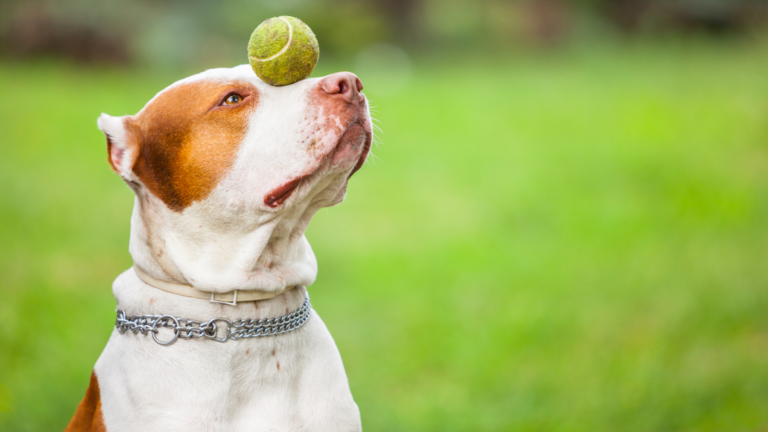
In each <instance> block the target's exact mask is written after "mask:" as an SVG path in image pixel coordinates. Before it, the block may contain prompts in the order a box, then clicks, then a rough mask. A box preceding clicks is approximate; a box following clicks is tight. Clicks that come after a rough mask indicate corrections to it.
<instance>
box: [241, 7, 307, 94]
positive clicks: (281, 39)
mask: <svg viewBox="0 0 768 432" xmlns="http://www.w3.org/2000/svg"><path fill="white" fill-rule="evenodd" d="M319 57H320V47H319V46H318V44H317V38H315V34H314V33H312V30H311V29H310V28H309V26H308V25H306V24H304V23H303V22H302V21H301V20H300V19H298V18H294V17H289V16H281V17H277V18H270V19H268V20H266V21H264V22H263V23H261V24H260V25H259V26H258V27H256V30H254V31H253V34H251V40H250V41H249V42H248V60H249V61H250V63H251V67H252V68H253V71H254V72H256V75H258V76H259V78H261V80H262V81H264V82H265V83H267V84H271V85H273V86H284V85H288V84H293V83H295V82H297V81H301V80H303V79H304V78H307V77H308V76H309V75H310V74H311V73H312V70H313V69H315V65H317V59H318V58H319Z"/></svg>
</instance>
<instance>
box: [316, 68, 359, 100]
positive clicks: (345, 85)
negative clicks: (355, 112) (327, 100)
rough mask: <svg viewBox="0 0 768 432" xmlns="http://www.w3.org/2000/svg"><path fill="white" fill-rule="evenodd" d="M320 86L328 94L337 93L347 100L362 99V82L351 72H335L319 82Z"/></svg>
mask: <svg viewBox="0 0 768 432" xmlns="http://www.w3.org/2000/svg"><path fill="white" fill-rule="evenodd" d="M320 88H322V89H323V91H324V92H326V93H328V94H329V95H331V96H333V95H339V96H341V97H343V98H344V99H345V100H346V101H347V102H354V101H355V100H360V99H362V95H361V94H360V92H361V91H362V90H363V82H362V81H360V78H358V77H357V75H355V74H353V73H352V72H337V73H335V74H332V75H328V76H327V77H325V78H323V80H322V81H321V82H320Z"/></svg>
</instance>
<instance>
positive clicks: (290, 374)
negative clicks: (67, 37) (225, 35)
mask: <svg viewBox="0 0 768 432" xmlns="http://www.w3.org/2000/svg"><path fill="white" fill-rule="evenodd" d="M235 79H246V80H249V81H251V82H253V83H254V84H256V85H257V87H258V89H259V91H260V100H259V104H258V107H257V109H256V110H255V111H254V113H253V114H252V116H251V118H250V121H249V125H248V132H247V134H246V136H245V138H244V140H243V142H242V143H241V146H240V148H239V151H238V154H237V158H236V161H235V163H234V165H233V167H232V168H231V170H230V171H229V172H228V173H227V174H226V176H225V177H224V178H223V179H222V180H221V181H220V182H219V184H218V185H217V186H216V188H215V189H214V190H213V192H212V193H211V194H210V195H209V196H208V197H206V198H205V199H203V200H201V201H199V202H195V203H193V204H192V205H191V206H189V207H188V208H185V209H184V210H183V211H181V212H175V211H172V210H171V209H169V208H168V207H166V206H165V205H164V203H163V202H162V201H161V200H160V199H159V198H157V197H155V196H154V195H153V194H151V193H149V192H148V191H147V190H146V188H144V187H143V186H141V185H140V181H139V179H138V178H136V177H135V175H134V174H133V173H132V172H130V167H127V166H128V164H126V166H123V165H120V167H119V168H118V171H119V172H120V174H121V176H122V177H123V178H125V179H126V180H129V181H132V182H135V183H136V184H138V186H136V185H133V186H132V189H133V190H134V191H135V192H136V195H137V196H136V200H135V205H134V210H133V214H132V217H131V238H130V246H129V250H130V253H131V256H132V257H133V260H134V262H135V263H136V264H138V265H139V266H141V268H142V269H144V270H145V271H147V272H148V273H149V274H151V275H152V276H154V277H157V278H160V279H165V280H172V281H176V282H181V283H187V284H190V285H193V286H195V287H197V288H199V289H204V290H207V291H216V292H226V291H231V290H234V289H259V290H263V291H267V292H277V291H280V290H282V289H284V288H285V287H286V286H292V285H303V286H306V285H310V284H312V283H313V282H314V280H315V277H316V275H317V261H316V259H315V256H314V253H313V252H312V248H311V247H310V245H309V243H308V241H307V239H306V238H305V236H304V230H305V229H306V227H307V225H308V224H309V221H310V219H311V217H312V216H313V215H314V213H315V212H316V211H317V210H318V209H320V208H322V207H326V206H330V205H334V204H337V203H338V202H340V201H341V199H342V198H343V196H344V192H345V190H346V180H347V178H348V176H349V174H350V172H351V170H352V168H353V167H354V161H352V162H350V161H348V160H342V161H338V162H334V161H333V158H331V157H329V155H330V154H331V152H332V151H333V149H334V147H335V146H336V143H337V142H338V141H339V138H340V134H341V132H343V131H340V130H341V128H340V127H337V128H324V127H323V126H326V125H329V124H330V125H338V123H339V115H338V113H330V112H320V111H322V110H320V109H318V108H316V107H312V106H310V104H309V99H308V98H309V97H308V95H309V92H310V90H312V89H315V88H317V86H318V85H319V83H320V79H309V80H304V81H301V82H299V83H296V84H293V85H290V86H286V87H271V86H268V85H266V84H264V83H263V82H261V81H260V80H258V78H256V76H255V74H254V73H253V72H252V71H251V70H250V67H249V66H248V65H244V66H239V67H236V68H232V69H214V70H210V71H206V72H204V73H202V74H198V75H195V76H192V77H189V78H186V79H184V80H181V81H179V82H177V83H175V84H174V85H172V86H171V87H173V86H177V85H179V84H182V83H187V82H193V81H197V80H222V81H227V80H235ZM161 93H162V92H161ZM156 97H157V96H156ZM150 102H151V101H150ZM364 111H365V112H364V115H363V116H362V117H363V118H362V119H361V121H362V122H363V123H365V125H366V130H370V116H369V115H368V109H367V106H365V109H364ZM98 125H99V128H100V129H101V130H102V131H104V132H105V133H106V134H108V135H109V136H110V138H111V140H112V141H113V145H117V146H122V147H121V149H124V150H125V151H130V150H131V148H130V146H128V145H126V144H125V142H126V138H125V132H124V129H123V122H122V119H121V118H116V117H110V116H107V115H102V116H101V117H100V118H99V121H98ZM338 126H341V127H346V126H348V125H338ZM309 139H313V140H315V141H316V142H317V145H316V146H315V150H313V151H312V152H308V151H307V140H309ZM129 156H131V155H129ZM134 159H135V158H134ZM129 160H130V159H129ZM126 167H127V168H126ZM302 175H309V176H308V177H307V178H306V179H305V180H304V181H303V182H302V184H301V185H300V186H299V187H298V188H297V189H296V191H294V193H293V195H292V196H291V197H290V198H289V199H288V200H287V201H286V202H285V203H284V204H283V205H281V206H279V207H278V208H270V207H269V206H267V205H265V204H264V196H265V195H266V194H268V193H269V191H271V190H273V189H275V188H276V187H279V186H281V185H282V184H284V183H286V182H287V181H289V180H291V179H293V178H296V177H299V176H302ZM158 251H160V252H161V253H158ZM158 256H162V258H158ZM161 259H162V260H165V261H161ZM265 263H268V264H269V265H267V264H265ZM169 268H170V270H169ZM113 292H114V295H115V298H116V299H117V303H118V308H119V309H123V310H125V311H126V312H127V313H128V314H129V315H134V314H171V315H175V316H178V317H183V318H189V319H194V320H200V321H207V320H209V319H211V318H213V317H221V318H228V319H236V318H264V317H276V316H280V315H283V314H285V313H286V312H287V311H288V310H291V311H292V310H295V309H297V308H298V307H299V306H300V305H301V303H302V302H303V298H304V292H305V288H303V287H299V288H297V289H294V290H291V291H288V292H285V293H283V294H281V295H279V296H277V297H275V298H273V299H271V300H267V301H261V302H258V303H257V305H255V304H254V303H252V302H249V303H242V304H239V305H237V306H227V305H221V304H214V303H210V302H208V301H205V300H199V299H192V298H185V297H181V296H178V295H174V294H170V293H167V292H164V291H161V290H158V289H156V288H153V287H151V286H149V285H146V284H145V283H144V282H142V281H141V280H140V279H138V277H137V276H136V275H135V273H134V272H133V270H132V269H130V270H128V271H126V272H125V273H123V274H122V275H120V277H118V278H117V280H115V283H114V285H113ZM257 306H258V307H257ZM161 337H163V336H162V335H161ZM166 337H167V335H166ZM273 353H274V354H273ZM278 363H279V368H278ZM95 372H96V375H97V377H98V380H99V386H100V389H101V399H102V410H103V413H104V421H105V424H106V426H107V430H108V431H110V432H120V431H136V430H148V431H190V430H195V431H222V432H224V431H228V432H231V431H305V430H306V431H335V432H339V431H359V430H361V424H360V414H359V412H358V409H357V406H356V405H355V403H354V401H353V399H352V395H351V393H350V390H349V385H348V383H347V378H346V375H345V372H344V367H343V365H342V362H341V358H340V356H339V352H338V350H337V348H336V346H335V344H334V342H333V339H332V337H331V335H330V333H329V332H328V330H327V329H326V327H325V325H324V324H323V322H322V320H321V319H320V317H319V316H318V315H317V314H316V313H315V312H314V311H313V312H312V317H311V319H310V320H309V322H308V323H307V324H306V325H305V326H304V327H302V328H300V329H299V330H297V331H294V332H291V333H288V334H283V335H280V336H276V337H268V338H259V339H249V340H239V341H230V342H227V343H223V344H222V343H217V342H215V341H211V340H192V341H188V340H179V341H177V342H176V343H175V344H174V345H171V346H168V347H163V346H160V345H157V344H155V343H154V342H153V341H152V340H151V338H150V337H149V336H142V335H134V334H132V333H128V334H118V333H117V332H116V331H114V332H113V334H112V336H111V337H110V340H109V342H108V344H107V346H106V348H105V350H104V352H103V353H102V355H101V357H100V358H99V360H98V362H97V364H96V367H95Z"/></svg>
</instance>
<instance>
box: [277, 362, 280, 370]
mask: <svg viewBox="0 0 768 432" xmlns="http://www.w3.org/2000/svg"><path fill="white" fill-rule="evenodd" d="M277 370H280V362H277Z"/></svg>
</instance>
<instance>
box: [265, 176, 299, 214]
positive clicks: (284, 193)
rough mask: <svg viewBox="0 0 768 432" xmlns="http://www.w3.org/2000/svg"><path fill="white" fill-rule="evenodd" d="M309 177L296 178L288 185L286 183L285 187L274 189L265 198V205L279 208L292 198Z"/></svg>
mask: <svg viewBox="0 0 768 432" xmlns="http://www.w3.org/2000/svg"><path fill="white" fill-rule="evenodd" d="M307 177H309V176H301V177H296V178H295V179H293V180H291V181H289V182H288V183H285V184H284V185H282V186H280V187H278V188H275V189H273V190H272V191H271V192H270V193H268V194H267V196H265V197H264V204H266V205H267V206H269V207H272V208H275V207H277V206H279V205H280V204H282V203H284V202H285V200H287V199H288V198H290V197H291V195H293V192H294V191H296V188H298V187H299V185H300V184H301V181H302V180H304V179H305V178H307Z"/></svg>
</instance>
